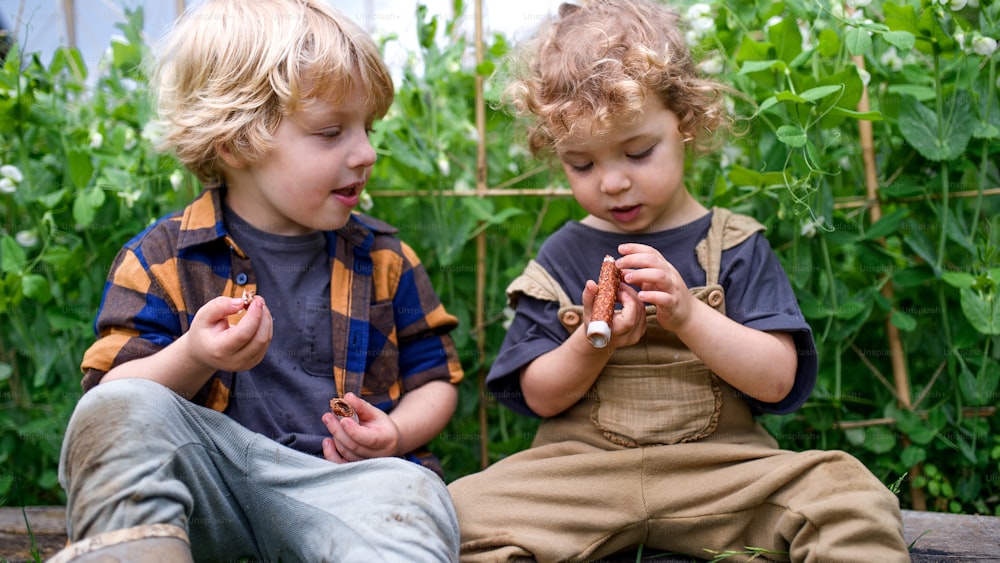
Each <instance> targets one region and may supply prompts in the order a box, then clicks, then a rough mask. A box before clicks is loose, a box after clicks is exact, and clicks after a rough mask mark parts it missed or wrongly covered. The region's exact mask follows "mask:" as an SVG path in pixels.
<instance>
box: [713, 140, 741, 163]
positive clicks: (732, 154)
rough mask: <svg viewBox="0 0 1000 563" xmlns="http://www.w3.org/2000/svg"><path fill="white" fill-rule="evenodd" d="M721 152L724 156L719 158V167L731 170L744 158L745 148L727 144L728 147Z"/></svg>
mask: <svg viewBox="0 0 1000 563" xmlns="http://www.w3.org/2000/svg"><path fill="white" fill-rule="evenodd" d="M721 152H722V156H721V157H720V158H719V166H721V167H723V168H729V167H730V166H732V165H734V164H737V163H739V162H740V160H741V159H742V158H743V147H741V146H739V145H734V144H731V143H727V144H726V146H724V147H722V151H721Z"/></svg>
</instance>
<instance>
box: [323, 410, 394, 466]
mask: <svg viewBox="0 0 1000 563" xmlns="http://www.w3.org/2000/svg"><path fill="white" fill-rule="evenodd" d="M344 400H345V401H347V402H348V403H350V405H351V406H352V407H354V410H355V412H357V415H358V422H355V421H354V419H353V418H342V419H340V420H338V419H337V417H336V416H334V415H333V414H332V413H326V414H324V415H323V424H325V425H326V428H327V430H329V431H330V435H331V436H332V438H327V439H325V440H323V457H325V458H326V459H328V460H330V461H333V462H336V463H348V462H351V461H360V460H362V459H371V458H376V457H390V456H394V455H398V449H399V428H397V427H396V423H394V422H393V421H392V419H390V418H389V415H388V414H386V413H385V412H383V411H382V410H381V409H378V408H376V407H375V406H373V405H372V404H370V403H368V402H367V401H365V400H364V399H362V398H360V397H358V396H357V395H355V394H354V393H348V394H347V395H345V396H344Z"/></svg>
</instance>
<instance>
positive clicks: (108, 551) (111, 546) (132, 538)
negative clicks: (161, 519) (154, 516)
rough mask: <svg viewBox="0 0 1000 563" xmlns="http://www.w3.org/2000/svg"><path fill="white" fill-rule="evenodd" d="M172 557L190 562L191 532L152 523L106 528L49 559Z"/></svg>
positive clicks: (107, 561) (60, 562)
mask: <svg viewBox="0 0 1000 563" xmlns="http://www.w3.org/2000/svg"><path fill="white" fill-rule="evenodd" d="M132 561H135V562H146V561H170V562H171V563H173V562H178V563H188V562H192V561H194V560H193V559H192V558H191V542H190V540H188V536H187V532H185V531H184V530H183V529H181V528H179V527H177V526H174V525H172V524H151V525H147V526H135V527H132V528H123V529H121V530H113V531H111V532H105V533H103V534H99V535H96V536H93V537H90V538H87V539H84V540H80V541H78V542H76V543H73V544H70V545H68V546H66V547H65V548H64V549H62V550H60V551H59V553H57V554H55V555H54V556H52V558H51V559H49V560H48V561H47V563H70V562H72V563H117V562H132Z"/></svg>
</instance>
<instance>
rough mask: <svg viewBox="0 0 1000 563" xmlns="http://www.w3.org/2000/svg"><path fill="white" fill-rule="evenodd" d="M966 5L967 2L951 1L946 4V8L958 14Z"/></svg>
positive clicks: (960, 0)
mask: <svg viewBox="0 0 1000 563" xmlns="http://www.w3.org/2000/svg"><path fill="white" fill-rule="evenodd" d="M967 3H968V1H967V0H951V1H950V2H948V7H949V8H951V11H953V12H958V11H960V10H962V9H964V8H965V5H966V4H967Z"/></svg>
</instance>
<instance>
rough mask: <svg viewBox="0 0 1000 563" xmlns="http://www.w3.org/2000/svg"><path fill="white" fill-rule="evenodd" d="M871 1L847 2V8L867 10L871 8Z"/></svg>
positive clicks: (852, 0) (857, 0)
mask: <svg viewBox="0 0 1000 563" xmlns="http://www.w3.org/2000/svg"><path fill="white" fill-rule="evenodd" d="M871 4H872V0H847V6H848V7H849V8H867V7H868V6H871Z"/></svg>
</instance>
